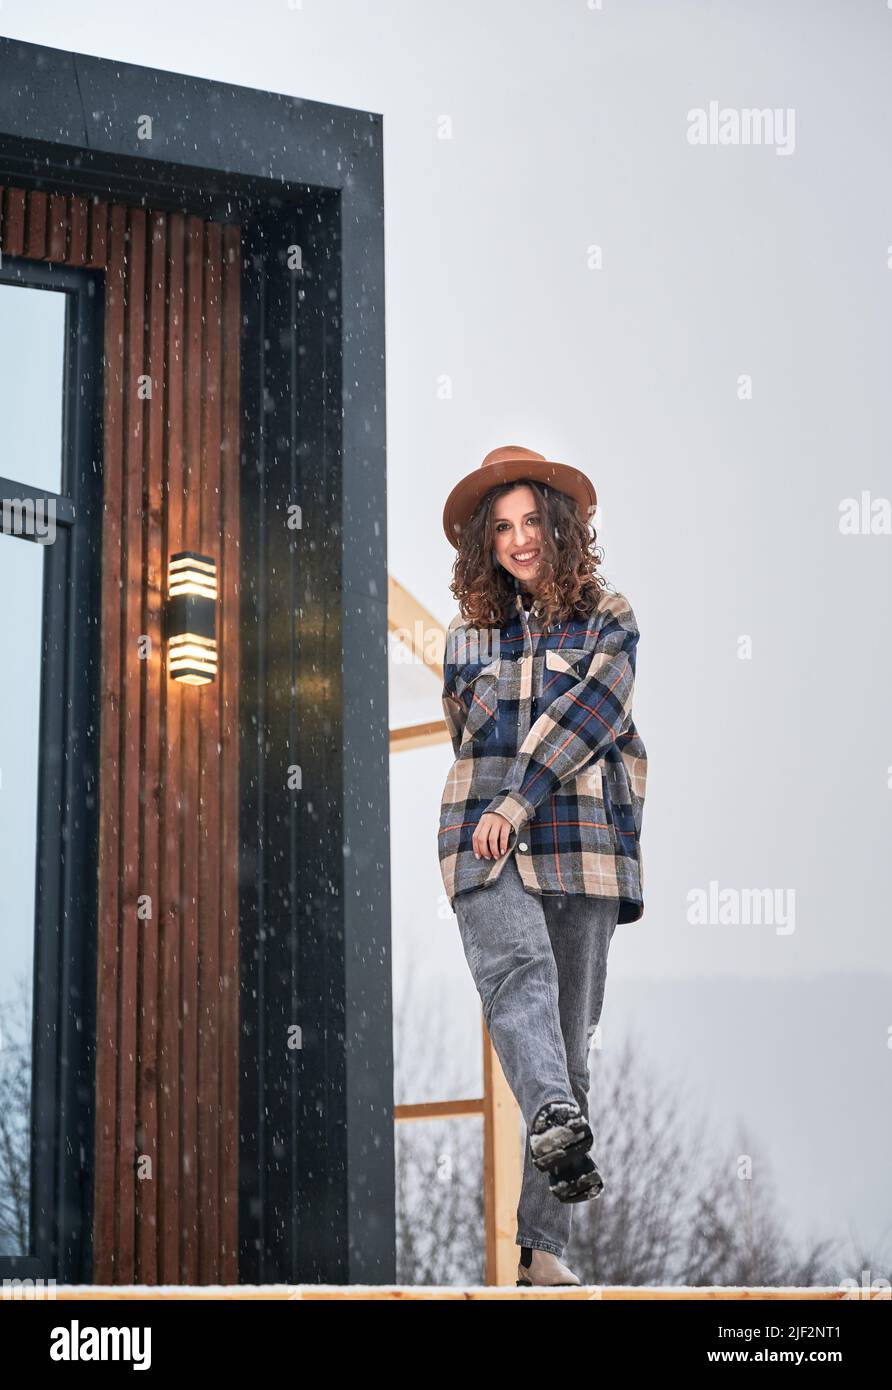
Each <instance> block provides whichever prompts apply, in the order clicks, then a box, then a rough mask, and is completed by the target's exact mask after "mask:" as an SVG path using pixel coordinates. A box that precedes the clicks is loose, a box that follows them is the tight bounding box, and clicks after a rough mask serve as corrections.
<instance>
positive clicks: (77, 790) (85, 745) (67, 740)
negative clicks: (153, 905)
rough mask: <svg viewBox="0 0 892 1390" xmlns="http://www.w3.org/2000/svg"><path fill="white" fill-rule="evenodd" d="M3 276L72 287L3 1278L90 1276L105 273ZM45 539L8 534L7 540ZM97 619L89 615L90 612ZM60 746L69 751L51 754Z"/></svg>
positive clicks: (47, 562)
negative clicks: (27, 1146) (28, 1032)
mask: <svg viewBox="0 0 892 1390" xmlns="http://www.w3.org/2000/svg"><path fill="white" fill-rule="evenodd" d="M0 284H15V285H21V286H23V287H25V288H31V289H38V290H41V291H56V292H61V293H64V294H65V295H66V315H65V345H64V347H65V355H64V368H63V393H64V395H63V414H62V488H63V490H62V492H60V493H54V492H51V491H49V490H44V489H40V488H35V487H32V486H30V485H27V484H24V483H22V484H20V483H16V482H15V481H14V480H11V479H7V478H0V497H2V498H5V497H21V498H31V499H33V500H34V501H35V502H36V501H39V500H43V501H44V502H48V501H49V500H50V499H53V500H54V502H55V521H56V534H55V537H54V540H53V542H52V543H51V544H46V545H45V547H44V548H45V551H46V554H45V556H44V571H43V598H42V619H41V622H42V633H41V662H40V726H39V727H40V732H39V736H38V749H39V767H38V793H37V825H36V866H35V867H36V880H35V922H34V932H35V936H34V969H33V995H32V1073H31V1116H30V1125H31V1175H30V1179H31V1180H30V1194H29V1202H30V1222H29V1227H30V1229H29V1238H30V1249H29V1251H28V1253H27V1254H24V1255H8V1256H0V1278H4V1279H6V1278H16V1279H27V1278H31V1279H33V1278H38V1279H45V1278H54V1279H58V1280H60V1281H66V1282H68V1281H75V1282H77V1281H80V1282H89V1280H90V1278H91V1267H92V1225H93V1190H92V1189H93V1151H94V1115H95V1058H96V941H97V867H98V821H99V814H98V813H99V807H98V798H99V763H98V757H99V686H100V667H101V627H100V617H101V608H100V596H101V526H102V474H103V469H102V398H103V382H102V373H103V360H104V356H103V347H104V343H103V339H104V309H105V272H104V270H98V269H93V268H90V267H81V266H68V265H57V264H55V263H52V262H45V261H33V260H28V259H25V258H23V257H14V256H4V257H3V258H2V263H0ZM15 541H24V542H27V543H31V544H38V543H39V542H38V541H37V539H36V537H35V536H29V535H24V534H22V535H17V534H10V533H8V532H5V531H3V529H2V518H0V544H7V543H10V542H15ZM84 614H86V615H88V620H87V621H86V622H84V621H83V615H84ZM55 749H59V750H61V757H59V758H55V757H53V756H51V755H50V754H51V752H52V750H55Z"/></svg>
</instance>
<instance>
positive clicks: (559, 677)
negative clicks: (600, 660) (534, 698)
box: [539, 647, 592, 709]
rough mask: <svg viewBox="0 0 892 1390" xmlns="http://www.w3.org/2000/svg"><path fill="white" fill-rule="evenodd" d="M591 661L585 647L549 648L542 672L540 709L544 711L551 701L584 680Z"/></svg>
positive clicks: (589, 653)
mask: <svg viewBox="0 0 892 1390" xmlns="http://www.w3.org/2000/svg"><path fill="white" fill-rule="evenodd" d="M591 660H592V653H591V652H590V651H589V650H588V649H587V648H586V647H561V649H560V650H558V649H557V648H556V647H555V648H552V647H549V648H548V650H547V651H546V653H545V668H544V670H543V672H542V694H541V697H540V700H539V705H540V708H542V709H546V708H547V707H548V705H550V704H551V702H552V700H556V699H557V698H558V697H559V696H560V695H563V694H564V693H565V692H566V691H568V690H572V688H573V686H574V685H578V684H579V682H580V681H582V680H585V677H586V673H587V672H588V668H589V666H590V665H591Z"/></svg>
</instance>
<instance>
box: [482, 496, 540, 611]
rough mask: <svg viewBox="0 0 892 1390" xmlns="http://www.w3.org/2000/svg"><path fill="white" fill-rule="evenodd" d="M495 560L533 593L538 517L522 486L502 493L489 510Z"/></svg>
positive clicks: (536, 506)
mask: <svg viewBox="0 0 892 1390" xmlns="http://www.w3.org/2000/svg"><path fill="white" fill-rule="evenodd" d="M492 518H493V537H494V544H495V552H496V559H497V560H498V561H499V563H500V564H501V565H503V566H504V567H505V569H506V570H507V571H508V573H509V574H513V575H515V576H516V577H517V579H518V580H519V581H520V585H521V588H523V589H530V590H532V589H534V588H535V585H536V577H537V575H538V573H539V571H540V569H541V567H542V541H541V529H540V528H541V521H542V518H541V515H540V512H539V504H538V501H537V498H536V495H535V493H534V492H533V489H532V488H531V487H528V486H527V484H526V483H521V484H520V485H519V486H518V487H516V488H513V489H512V491H511V492H504V493H502V495H501V497H499V498H497V499H496V504H495V506H494V507H493V512H492Z"/></svg>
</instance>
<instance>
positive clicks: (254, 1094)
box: [0, 39, 395, 1283]
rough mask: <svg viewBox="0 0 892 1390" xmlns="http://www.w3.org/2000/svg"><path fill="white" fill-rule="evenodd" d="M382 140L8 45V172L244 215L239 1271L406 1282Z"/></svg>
mask: <svg viewBox="0 0 892 1390" xmlns="http://www.w3.org/2000/svg"><path fill="white" fill-rule="evenodd" d="M146 115H150V116H151V117H152V129H151V138H149V139H144V138H140V121H141V118H142V117H144V116H146ZM143 126H144V123H143ZM143 133H144V132H143ZM382 135H383V132H382V118H381V116H380V115H378V114H375V113H370V112H363V111H354V110H350V109H348V108H344V107H338V106H328V105H324V104H321V103H317V102H308V101H303V100H300V99H298V98H294V97H289V96H284V95H280V94H277V93H269V92H262V91H258V90H254V89H251V88H246V87H239V86H233V85H231V84H228V83H218V82H212V81H206V80H203V79H199V78H194V77H189V76H185V75H182V74H178V73H173V72H167V71H163V70H157V69H150V68H145V67H140V66H137V65H134V64H129V63H119V62H116V61H113V60H109V59H100V58H95V57H90V56H87V55H83V54H75V53H70V52H65V51H62V50H58V49H52V48H46V47H42V46H38V45H34V44H26V43H21V42H19V41H17V40H12V39H0V184H15V185H16V186H19V187H23V188H27V189H46V190H50V191H52V192H56V193H58V192H60V191H67V192H71V193H79V194H81V195H83V196H89V195H91V194H92V195H96V196H100V197H103V198H112V197H113V198H115V199H118V200H127V201H130V202H134V203H142V204H148V205H150V206H152V207H156V208H170V209H182V210H186V211H189V212H195V213H199V214H201V215H203V216H205V217H210V218H213V217H215V216H218V217H219V218H220V219H221V220H224V219H225V220H226V221H228V222H233V221H235V222H238V223H240V225H241V226H242V229H243V242H242V308H243V323H242V341H241V386H242V402H243V410H242V421H241V425H242V433H241V519H240V521H241V609H240V670H239V676H240V681H239V691H240V708H239V719H240V738H239V744H240V749H239V761H240V774H239V775H240V833H239V844H238V846H232V847H230V848H231V852H232V853H236V852H237V854H238V857H239V868H240V873H239V882H240V922H239V929H240V942H241V946H240V954H241V1005H240V1034H241V1037H240V1058H239V1063H240V1065H239V1104H240V1112H241V1141H240V1153H239V1194H238V1201H239V1279H240V1280H241V1281H243V1282H260V1281H262V1282H268V1281H317V1280H318V1281H324V1282H336V1283H352V1282H369V1283H375V1282H390V1281H392V1280H393V1279H394V1277H395V1253H394V1227H395V1219H394V1158H393V1154H394V1134H393V1083H392V1078H393V1067H392V1030H391V1018H392V1008H391V953H390V887H389V869H390V848H389V826H388V805H389V790H388V771H389V743H388V717H387V713H388V710H387V579H386V543H387V531H386V472H385V447H386V438H385V375H384V372H385V353H384V233H383V172H382ZM297 248H299V250H298V249H297ZM296 256H297V257H298V261H297V262H296V261H295V257H296ZM297 267H299V268H297ZM375 715H377V718H376V717H375ZM36 1103H37V1104H40V1105H43V1104H45V1103H47V1102H46V1100H45V1098H44V1097H43V1096H41V1095H37V1096H36ZM46 1118H50V1117H46ZM53 1122H54V1132H55V1117H53ZM57 1158H58V1159H59V1161H60V1162H61V1161H62V1159H61V1156H59V1155H57ZM74 1161H75V1160H74V1159H72V1162H74ZM74 1176H75V1175H74V1174H73V1173H69V1174H68V1175H67V1180H68V1181H71V1180H72V1178H73V1177H74ZM109 1200H111V1201H113V1200H114V1194H113V1193H110V1194H109ZM87 1235H88V1233H87ZM87 1245H88V1242H87ZM20 1263H21V1264H22V1272H23V1273H28V1272H31V1271H30V1270H26V1269H25V1268H24V1263H25V1262H20ZM49 1272H51V1273H56V1274H57V1275H59V1276H61V1277H69V1276H70V1275H71V1272H72V1271H71V1270H70V1269H66V1268H65V1266H64V1261H63V1262H61V1263H59V1264H58V1265H57V1268H56V1269H54V1270H52V1271H49ZM78 1277H79V1278H82V1279H84V1280H85V1281H87V1282H89V1280H90V1272H89V1270H88V1269H84V1268H80V1269H79V1271H78Z"/></svg>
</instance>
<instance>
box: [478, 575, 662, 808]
mask: <svg viewBox="0 0 892 1390" xmlns="http://www.w3.org/2000/svg"><path fill="white" fill-rule="evenodd" d="M602 604H603V607H604V608H605V610H606V614H605V619H604V622H603V623H602V626H601V630H600V632H599V634H598V641H597V645H596V647H595V650H594V652H593V654H592V659H591V662H590V664H589V667H588V670H587V672H586V674H585V676H584V678H583V679H582V680H580V681H578V682H577V683H576V685H574V686H572V687H571V688H570V689H569V690H566V691H564V693H563V695H559V696H558V698H557V699H556V700H554V701H553V702H552V703H551V704H550V705H549V706H548V708H547V709H546V710H545V711H544V713H543V714H541V715H540V716H539V718H538V719H537V720H536V722H535V724H534V725H533V727H532V728H531V729H530V732H529V733H528V734H527V736H526V738H525V739H524V741H523V743H522V744H521V747H520V749H519V750H518V753H517V756H516V758H515V759H514V763H513V765H512V767H511V771H510V773H509V775H508V778H507V779H506V782H505V786H504V787H503V788H502V790H501V791H500V792H499V793H498V795H497V796H496V797H494V798H493V800H492V801H491V802H490V803H489V805H488V806H487V807H486V812H485V813H484V814H486V813H487V812H489V813H495V812H497V813H498V814H499V815H500V816H504V817H505V819H506V820H507V821H509V822H510V824H511V825H512V826H514V828H515V829H516V830H520V829H521V828H522V827H523V825H525V823H526V822H527V821H528V820H530V819H531V818H532V816H533V814H534V812H535V810H536V807H537V806H538V805H539V804H540V803H541V802H542V801H544V800H545V798H546V797H547V796H549V795H550V794H551V793H553V792H554V791H556V790H557V788H558V787H560V786H561V785H562V784H563V783H564V782H568V781H569V780H570V779H571V778H573V777H575V776H577V774H578V773H579V772H581V771H582V769H583V768H584V767H585V765H586V764H587V763H590V762H595V761H596V760H597V759H598V758H600V757H602V756H603V754H604V753H605V752H606V750H607V748H609V746H610V745H611V744H612V743H613V742H614V740H615V739H616V736H617V734H619V733H621V732H622V730H623V727H624V726H625V725H626V724H627V723H628V721H629V719H630V718H631V712H632V693H633V690H634V685H635V657H636V648H637V645H638V637H639V632H638V624H637V622H636V621H635V614H634V613H633V612H632V608H631V605H630V604H629V602H628V600H627V599H626V598H625V597H624V596H623V595H622V594H609V595H607V596H606V597H605V598H604V599H602Z"/></svg>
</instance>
